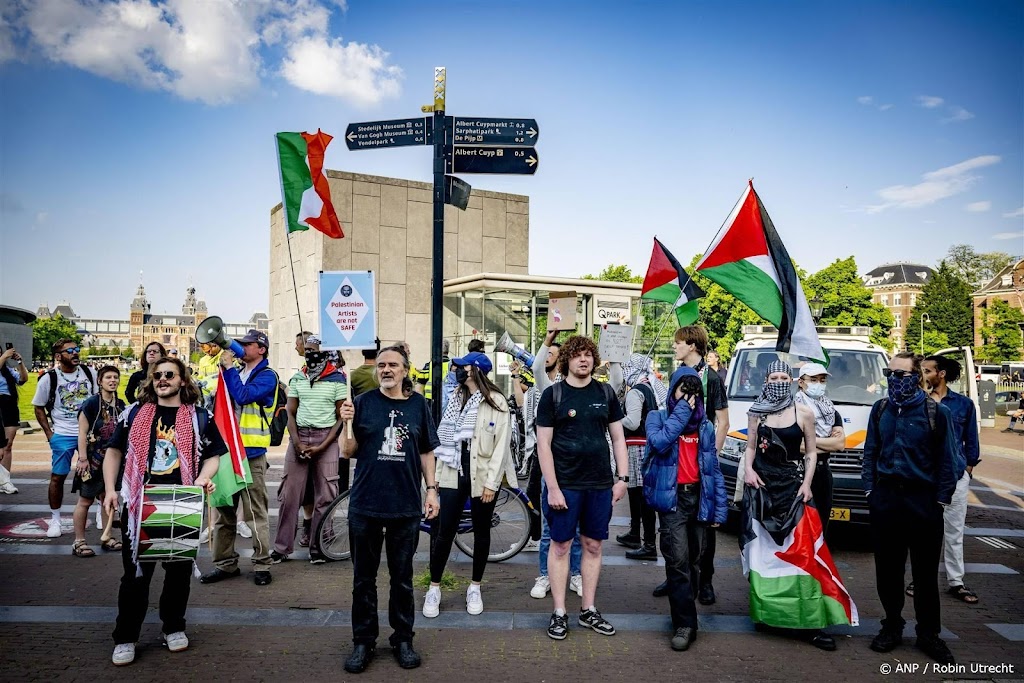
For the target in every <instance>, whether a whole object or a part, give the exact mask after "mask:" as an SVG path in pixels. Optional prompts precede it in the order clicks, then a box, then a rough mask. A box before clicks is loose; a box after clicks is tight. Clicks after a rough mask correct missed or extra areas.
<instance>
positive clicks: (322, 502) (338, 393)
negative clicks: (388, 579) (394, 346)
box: [270, 334, 348, 564]
mask: <svg viewBox="0 0 1024 683" xmlns="http://www.w3.org/2000/svg"><path fill="white" fill-rule="evenodd" d="M304 349H305V353H304V356H305V359H306V364H305V366H303V368H302V369H300V370H299V371H298V372H296V373H295V375H293V376H292V378H291V380H289V381H288V405H287V410H288V450H287V452H286V453H285V456H284V478H283V479H282V480H281V487H280V488H279V489H278V493H277V496H278V500H279V501H280V503H281V507H280V511H279V513H278V515H279V516H278V519H279V520H281V521H280V522H279V523H278V525H277V537H276V538H275V539H274V550H273V551H272V552H271V553H270V559H271V562H273V563H274V564H277V563H279V562H283V561H285V560H288V559H289V556H290V555H291V553H292V550H293V548H294V545H295V524H294V523H291V524H288V523H285V520H294V519H295V518H296V515H297V514H298V511H299V506H300V505H301V504H302V499H303V493H304V492H305V490H306V481H307V480H308V479H309V478H312V480H313V518H312V522H311V525H310V528H312V529H317V528H319V525H320V519H321V518H322V517H323V513H324V510H326V509H327V506H328V505H330V504H331V502H332V501H333V500H334V499H335V498H336V497H337V496H338V458H339V455H340V453H339V451H338V430H339V428H340V427H341V424H342V423H341V421H340V420H339V419H338V411H339V410H340V409H341V405H342V403H343V402H344V400H345V398H346V397H347V396H348V385H347V384H346V383H345V377H344V376H343V375H342V374H341V371H340V369H339V367H338V364H337V361H336V358H335V356H334V353H333V352H332V351H321V350H320V338H319V337H317V336H316V335H315V334H310V335H309V336H307V337H306V341H305V345H304ZM345 464H346V465H347V464H348V463H347V462H346V463H345ZM317 543H318V539H317V535H316V534H313V535H312V536H311V537H310V545H309V559H310V562H311V563H313V564H322V563H324V562H326V560H325V558H324V557H323V555H321V554H320V548H319V547H318V545H317Z"/></svg>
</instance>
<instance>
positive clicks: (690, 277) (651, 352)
mask: <svg viewBox="0 0 1024 683" xmlns="http://www.w3.org/2000/svg"><path fill="white" fill-rule="evenodd" d="M748 182H749V183H750V189H751V190H753V189H754V179H753V178H751V179H750V180H749V181H748ZM742 199H743V193H742V192H741V193H740V196H739V199H737V200H736V202H735V203H734V204H733V205H732V208H731V209H729V213H727V214H725V219H724V220H723V221H722V224H721V225H720V226H718V230H717V231H715V234H714V235H713V236H712V237H711V241H710V242H708V246H706V247H704V253H705V254H706V253H708V249H710V248H711V245H712V244H714V243H715V240H716V239H718V235H719V234H720V233H721V232H722V230H723V229H724V228H725V223H726V221H728V220H729V216H731V215H732V212H733V211H735V210H736V207H737V206H739V203H740V201H741V200H742ZM655 237H657V235H655ZM693 270H694V272H696V268H694V269H693ZM683 271H684V272H685V273H686V281H685V282H683V283H682V284H681V285H680V286H679V289H680V291H683V290H685V289H686V285H688V284H690V282H692V281H693V273H691V272H690V271H689V270H686V269H685V268H684V269H683ZM698 301H699V299H698ZM697 306H698V307H699V306H700V304H697ZM669 313H672V314H673V315H674V314H675V308H674V305H673V308H672V310H671V311H669ZM669 320H671V317H670V316H669V315H668V314H666V316H665V322H663V323H662V324H661V328H660V329H659V330H658V333H657V334H656V335H654V342H653V343H652V344H651V348H650V350H648V351H647V358H648V359H651V358H652V357H653V356H654V347H656V346H657V345H658V340H659V339H661V333H662V332H664V331H665V328H666V327H667V326H668V321H669Z"/></svg>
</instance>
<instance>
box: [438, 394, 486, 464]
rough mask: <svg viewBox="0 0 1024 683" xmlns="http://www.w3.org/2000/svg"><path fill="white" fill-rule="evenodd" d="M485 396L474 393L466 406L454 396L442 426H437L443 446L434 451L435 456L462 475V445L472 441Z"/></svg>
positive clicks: (447, 407) (443, 418)
mask: <svg viewBox="0 0 1024 683" xmlns="http://www.w3.org/2000/svg"><path fill="white" fill-rule="evenodd" d="M483 399H484V396H483V394H481V393H480V392H479V391H476V392H474V393H473V395H472V396H470V397H469V400H468V401H466V405H464V406H461V407H460V406H459V401H458V400H456V396H452V398H451V400H450V401H448V405H447V406H446V407H445V410H444V415H442V416H441V424H439V425H438V426H437V439H438V441H440V442H441V445H440V446H438V447H437V448H436V449H434V456H435V457H436V458H437V459H438V460H440V461H441V462H443V463H444V464H445V465H448V467H451V468H452V469H456V470H459V473H460V474H461V473H462V457H461V453H460V445H459V444H460V443H461V442H462V441H472V439H473V430H474V429H476V414H477V412H478V410H479V409H480V402H481V401H483Z"/></svg>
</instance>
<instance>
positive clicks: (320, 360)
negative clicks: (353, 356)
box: [305, 351, 330, 367]
mask: <svg viewBox="0 0 1024 683" xmlns="http://www.w3.org/2000/svg"><path fill="white" fill-rule="evenodd" d="M305 356H306V364H307V365H309V366H311V367H312V366H318V365H323V364H325V363H326V362H327V359H328V358H329V357H330V354H329V353H328V352H327V351H306V353H305Z"/></svg>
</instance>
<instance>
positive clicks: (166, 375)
mask: <svg viewBox="0 0 1024 683" xmlns="http://www.w3.org/2000/svg"><path fill="white" fill-rule="evenodd" d="M177 376H178V373H176V372H174V371H173V370H164V371H163V372H154V373H153V379H174V378H175V377H177Z"/></svg>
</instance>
